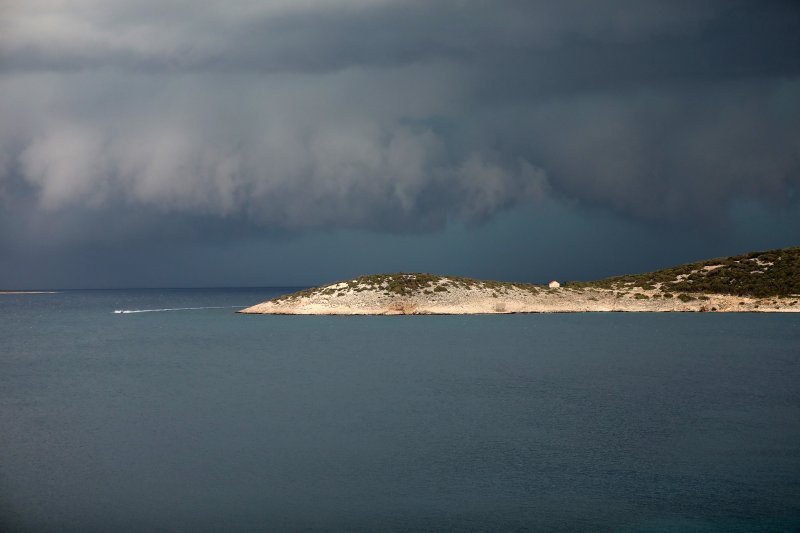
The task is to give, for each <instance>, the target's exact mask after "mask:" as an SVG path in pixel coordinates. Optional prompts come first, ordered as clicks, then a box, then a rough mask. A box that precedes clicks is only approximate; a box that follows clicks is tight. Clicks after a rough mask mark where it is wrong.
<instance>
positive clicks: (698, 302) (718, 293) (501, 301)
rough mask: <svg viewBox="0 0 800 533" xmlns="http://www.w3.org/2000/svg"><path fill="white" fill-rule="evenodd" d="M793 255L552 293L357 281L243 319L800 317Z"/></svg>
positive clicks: (759, 255) (713, 263)
mask: <svg viewBox="0 0 800 533" xmlns="http://www.w3.org/2000/svg"><path fill="white" fill-rule="evenodd" d="M799 295H800V248H786V249H782V250H771V251H767V252H753V253H749V254H744V255H740V256H735V257H726V258H720V259H709V260H707V261H700V262H696V263H691V264H686V265H681V266H677V267H672V268H668V269H664V270H658V271H655V272H648V273H644V274H635V275H625V276H615V277H612V278H607V279H603V280H599V281H591V282H568V283H565V284H564V285H563V286H561V287H558V288H549V287H547V286H545V285H535V284H530V283H515V282H501V281H488V280H478V279H471V278H464V277H458V276H437V275H433V274H424V273H395V274H375V275H371V276H360V277H358V278H354V279H351V280H346V281H340V282H337V283H332V284H329V285H323V286H321V287H314V288H310V289H306V290H303V291H299V292H295V293H291V294H286V295H283V296H279V297H277V298H273V299H272V300H268V301H266V302H263V303H261V304H257V305H255V306H253V307H250V308H247V309H244V310H242V311H240V312H241V313H246V314H333V315H354V314H355V315H373V314H389V315H391V314H478V313H486V314H493V313H550V312H586V311H631V312H642V311H643V312H681V311H699V312H703V311H710V312H742V311H753V312H796V311H800V305H799V304H798V302H799V301H800V296H799Z"/></svg>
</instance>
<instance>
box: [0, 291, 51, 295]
mask: <svg viewBox="0 0 800 533" xmlns="http://www.w3.org/2000/svg"><path fill="white" fill-rule="evenodd" d="M2 294H58V291H1V290H0V295H2Z"/></svg>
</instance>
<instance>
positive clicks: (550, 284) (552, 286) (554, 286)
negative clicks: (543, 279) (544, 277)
mask: <svg viewBox="0 0 800 533" xmlns="http://www.w3.org/2000/svg"><path fill="white" fill-rule="evenodd" d="M547 286H548V287H550V288H551V289H557V288H559V287H560V286H561V284H560V283H559V282H557V281H556V280H553V281H551V282H550V283H548V284H547Z"/></svg>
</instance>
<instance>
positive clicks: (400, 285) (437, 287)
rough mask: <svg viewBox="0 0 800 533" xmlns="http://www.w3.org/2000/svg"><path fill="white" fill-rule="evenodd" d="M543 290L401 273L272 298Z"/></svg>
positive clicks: (534, 286)
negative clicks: (374, 293) (456, 291)
mask: <svg viewBox="0 0 800 533" xmlns="http://www.w3.org/2000/svg"><path fill="white" fill-rule="evenodd" d="M343 284H344V285H346V287H341V285H343ZM544 288H545V287H543V286H539V285H533V284H531V283H515V282H504V281H488V280H486V281H484V280H479V279H472V278H464V277H460V276H437V275H434V274H424V273H405V272H398V273H396V274H373V275H370V276H359V277H357V278H354V279H351V280H347V281H340V282H338V283H332V284H330V285H326V286H323V287H316V288H310V289H305V290H302V291H298V292H295V293H292V294H285V295H283V296H279V297H277V298H273V299H272V300H271V301H273V302H282V301H283V302H286V301H294V300H297V299H299V298H303V297H306V296H311V295H313V294H322V295H324V296H331V295H336V296H344V295H345V293H346V292H345V291H347V290H352V291H354V292H363V291H374V292H378V293H381V294H383V295H385V296H393V295H396V296H413V295H416V294H420V293H421V294H427V295H429V294H433V293H442V292H449V290H450V289H464V290H473V289H491V290H492V291H493V292H494V294H498V293H499V294H508V293H509V292H508V291H509V290H522V291H528V292H529V293H531V294H537V293H538V292H539V291H540V290H543V289H544Z"/></svg>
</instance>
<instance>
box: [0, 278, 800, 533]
mask: <svg viewBox="0 0 800 533" xmlns="http://www.w3.org/2000/svg"><path fill="white" fill-rule="evenodd" d="M289 290H291V289H288V288H256V289H253V288H248V289H204V290H197V289H191V290H189V289H172V290H163V289H161V290H97V291H78V290H75V291H61V292H58V293H57V294H36V295H34V294H30V295H0V530H2V531H6V532H13V531H31V532H40V531H42V532H49V531H58V532H73V531H74V532H128V531H130V532H140V531H147V532H157V531H170V532H171V531H180V532H183V531H186V532H206V531H226V532H228V531H230V532H237V531H245V532H246V531H615V532H616V531H621V532H628V531H698V532H701V531H702V532H704V531H770V532H772V531H787V532H788V531H800V314H714V313H704V314H688V313H685V314H671V313H665V314H647V313H596V314H529V315H494V316H394V317H380V316H374V317H335V316H305V317H303V316H260V315H252V316H251V315H240V314H236V310H237V309H240V308H242V307H246V306H249V305H252V304H255V303H258V302H260V301H262V300H264V299H267V298H269V297H272V296H276V295H278V294H282V293H285V292H288V291H289Z"/></svg>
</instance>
